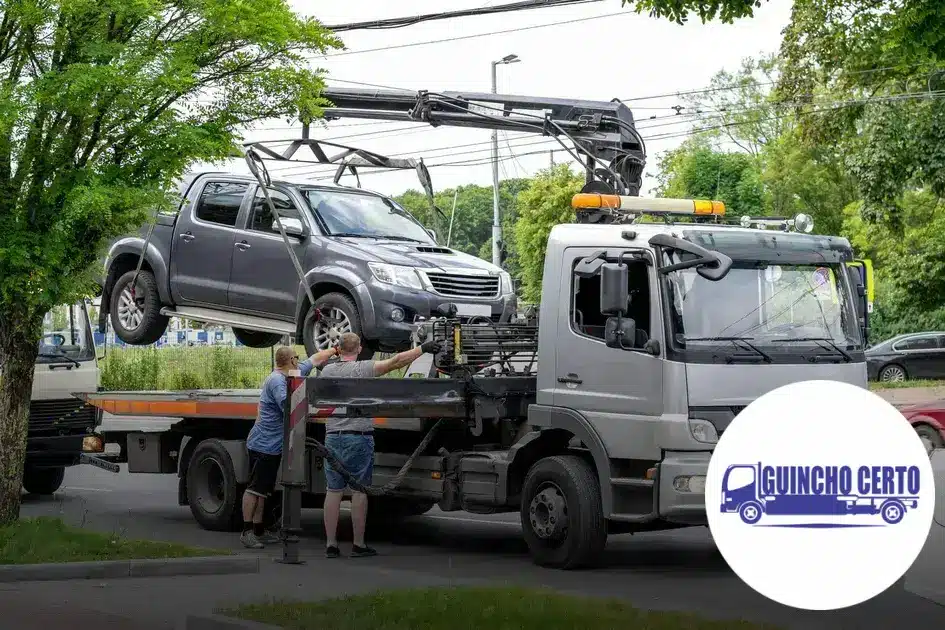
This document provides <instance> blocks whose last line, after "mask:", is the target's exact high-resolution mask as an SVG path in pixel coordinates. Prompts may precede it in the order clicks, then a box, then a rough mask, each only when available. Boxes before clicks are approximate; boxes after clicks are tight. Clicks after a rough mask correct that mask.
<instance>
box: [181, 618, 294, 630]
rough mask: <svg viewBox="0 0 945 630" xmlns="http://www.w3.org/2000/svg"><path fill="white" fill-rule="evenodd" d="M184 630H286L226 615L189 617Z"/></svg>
mask: <svg viewBox="0 0 945 630" xmlns="http://www.w3.org/2000/svg"><path fill="white" fill-rule="evenodd" d="M184 630H284V628H281V627H279V626H273V625H270V624H268V623H259V622H258V621H245V620H243V619H237V618H236V617H227V616H225V615H187V619H186V621H184Z"/></svg>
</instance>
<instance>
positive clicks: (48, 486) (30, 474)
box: [23, 466, 66, 495]
mask: <svg viewBox="0 0 945 630" xmlns="http://www.w3.org/2000/svg"><path fill="white" fill-rule="evenodd" d="M65 478H66V469H65V467H63V466H59V467H56V468H34V467H28V468H25V469H24V470H23V489H24V490H26V491H27V492H29V493H30V494H42V495H49V494H53V493H54V492H55V491H56V490H58V489H59V487H60V486H62V482H63V480H64V479H65Z"/></svg>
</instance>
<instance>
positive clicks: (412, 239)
mask: <svg viewBox="0 0 945 630" xmlns="http://www.w3.org/2000/svg"><path fill="white" fill-rule="evenodd" d="M377 238H387V239H390V240H392V241H409V242H411V243H422V242H423V241H421V240H420V239H417V238H410V237H409V236H388V235H386V234H385V235H384V236H378V237H377Z"/></svg>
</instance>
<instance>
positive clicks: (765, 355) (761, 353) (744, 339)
mask: <svg viewBox="0 0 945 630" xmlns="http://www.w3.org/2000/svg"><path fill="white" fill-rule="evenodd" d="M751 338H752V337H683V341H731V342H732V344H733V345H735V346H738V344H737V343H736V342H738V341H740V342H742V343H743V344H745V345H746V346H748V348H749V349H751V350H754V351H755V352H756V353H758V356H760V357H761V358H762V359H764V361H765V363H771V357H770V356H769V355H768V353H766V352H764V351H762V350H760V349H758V348H757V347H756V346H755V344H753V343H751V342H749V341H748V339H751Z"/></svg>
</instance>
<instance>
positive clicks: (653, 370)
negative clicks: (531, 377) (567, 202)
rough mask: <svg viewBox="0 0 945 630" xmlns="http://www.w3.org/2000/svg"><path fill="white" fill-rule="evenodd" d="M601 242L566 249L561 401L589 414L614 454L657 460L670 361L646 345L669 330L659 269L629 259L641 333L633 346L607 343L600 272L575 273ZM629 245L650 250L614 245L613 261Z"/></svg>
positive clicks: (559, 341) (560, 317)
mask: <svg viewBox="0 0 945 630" xmlns="http://www.w3.org/2000/svg"><path fill="white" fill-rule="evenodd" d="M595 249H598V248H590V247H568V248H566V249H565V250H564V252H563V256H564V259H563V260H562V264H561V270H562V271H561V273H560V274H559V275H560V277H559V279H558V282H559V283H560V284H559V289H558V290H559V300H558V307H557V308H556V309H555V311H556V314H557V315H556V317H557V322H556V324H555V328H556V333H557V334H556V337H555V345H556V351H555V353H554V356H555V359H554V360H555V383H554V386H555V390H554V395H553V400H554V405H555V406H556V407H564V408H568V409H572V410H574V411H576V412H578V413H579V414H580V415H582V416H583V417H584V418H586V419H587V420H588V421H589V422H590V423H591V425H592V426H593V427H594V429H595V430H596V431H597V433H598V434H599V435H600V437H601V439H602V440H603V442H604V444H605V446H606V447H607V449H608V451H609V454H610V455H611V457H624V458H639V459H645V458H655V459H657V460H658V459H659V458H660V456H661V454H660V452H659V449H658V448H657V447H656V446H655V441H654V436H653V435H651V431H652V424H651V422H648V421H652V420H654V419H656V418H658V417H659V416H660V415H661V414H662V411H663V363H662V360H661V358H660V357H658V356H653V355H652V354H650V353H649V352H648V351H646V350H644V349H643V347H642V346H643V345H644V344H645V343H646V341H647V340H649V339H657V340H660V339H661V338H662V335H661V334H660V333H661V331H662V324H661V318H660V307H659V298H658V285H657V279H656V271H655V269H654V267H653V266H652V265H650V264H647V263H646V262H645V261H644V260H629V261H626V262H627V264H628V265H629V266H630V273H629V280H630V282H629V284H630V286H629V291H630V306H629V310H628V313H627V316H628V317H631V318H633V319H635V320H636V329H637V331H638V332H637V334H636V337H637V338H636V339H634V340H632V342H633V345H634V347H633V349H623V348H612V347H608V346H607V344H606V342H605V326H606V323H607V316H606V315H604V314H602V313H601V308H600V296H601V280H600V276H599V275H598V276H596V277H593V278H583V277H581V276H579V275H577V274H576V273H575V267H576V266H577V265H578V263H580V262H581V261H582V259H584V258H585V257H587V256H591V255H593V254H594V253H595ZM625 251H635V252H636V253H638V254H640V255H646V254H645V253H644V252H646V251H647V250H644V249H639V248H638V249H632V248H628V249H621V250H614V251H609V252H606V255H607V258H608V262H611V259H612V262H616V261H617V258H618V256H619V255H620V254H621V253H622V252H625ZM626 341H627V342H628V343H629V342H631V340H629V339H627V340H626Z"/></svg>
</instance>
